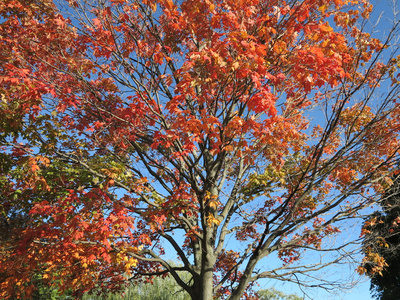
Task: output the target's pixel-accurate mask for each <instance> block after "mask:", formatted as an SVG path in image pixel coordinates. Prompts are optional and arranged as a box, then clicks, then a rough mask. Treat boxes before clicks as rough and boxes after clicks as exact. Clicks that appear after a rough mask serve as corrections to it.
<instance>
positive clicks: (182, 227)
mask: <svg viewBox="0 0 400 300" xmlns="http://www.w3.org/2000/svg"><path fill="white" fill-rule="evenodd" d="M371 12H372V6H371V5H370V4H369V3H368V2H367V1H366V0H351V1H350V0H335V1H331V0H302V1H297V0H287V1H283V0H269V1H265V0H245V1H244V0H183V1H172V0H141V1H139V0H107V1H100V0H90V1H89V0H68V1H67V0H59V1H55V2H54V3H53V1H51V0H46V1H43V0H41V1H39V0H37V1H34V0H3V1H1V2H0V20H1V24H0V36H1V40H0V43H1V44H0V96H1V101H0V114H1V118H0V149H1V151H0V190H1V196H0V212H1V216H0V221H1V224H0V226H1V228H0V230H1V231H2V232H5V234H4V235H2V236H1V239H0V247H1V248H0V249H1V252H0V297H1V298H6V299H7V298H12V297H17V298H18V297H19V298H27V297H29V295H30V294H31V293H32V292H33V290H34V289H35V286H34V285H33V284H32V283H31V281H32V278H33V277H34V274H42V278H43V280H44V281H45V282H48V283H49V284H57V286H58V287H59V289H60V290H61V291H63V290H67V289H72V290H73V291H74V292H75V295H76V296H77V297H78V296H79V295H81V294H82V293H83V292H84V291H90V290H96V291H98V290H99V289H100V290H101V289H104V290H105V291H110V290H113V289H119V288H120V287H122V286H123V285H124V284H125V283H126V282H127V281H128V279H129V280H130V281H133V282H135V281H151V280H152V278H153V277H154V276H165V275H167V274H170V275H172V277H173V278H174V279H175V280H176V282H177V283H178V284H179V285H180V286H181V287H182V288H183V289H184V290H186V291H187V292H188V293H189V294H190V296H191V297H192V299H204V300H205V299H207V300H211V299H212V298H213V297H221V298H229V299H240V298H241V297H244V298H246V299H252V297H254V296H253V294H252V291H251V287H252V285H253V284H254V283H255V282H256V281H257V280H258V279H260V278H272V279H280V280H287V281H296V282H297V281H298V278H301V279H303V278H306V277H307V276H308V275H307V274H308V272H312V271H316V270H318V269H320V268H321V265H324V264H330V263H331V262H325V261H316V262H315V263H313V264H311V265H303V264H301V260H300V258H301V255H302V254H303V252H304V251H305V250H306V249H307V250H308V251H319V250H325V251H332V252H334V253H335V254H336V255H337V256H336V257H335V258H334V259H333V261H336V262H341V261H342V260H343V259H344V258H345V256H346V255H347V254H348V253H349V252H348V251H347V250H346V249H347V248H345V247H347V246H348V245H349V243H348V242H346V243H347V244H346V245H344V244H339V245H338V244H335V245H333V246H330V245H329V244H327V243H326V242H324V241H325V240H326V239H325V238H327V237H328V236H331V235H337V234H340V231H341V226H342V225H341V224H342V222H343V221H350V222H353V221H352V220H353V219H354V222H356V219H357V218H358V217H359V216H360V213H361V212H360V211H362V209H363V208H365V207H368V206H370V205H371V204H373V203H374V202H375V201H376V199H379V195H380V194H382V193H384V190H385V186H386V183H385V182H386V180H387V178H390V176H391V174H392V172H393V170H394V169H395V166H396V163H397V162H398V161H399V154H400V153H399V146H400V144H399V130H400V106H399V84H398V77H397V66H398V64H399V63H400V58H399V57H396V55H395V54H396V49H393V48H391V41H392V39H393V38H394V37H395V36H396V34H398V32H397V26H398V24H392V28H391V30H389V31H388V32H387V34H386V35H385V36H383V35H380V38H381V40H379V39H377V38H376V37H375V36H374V35H373V34H371V33H368V31H369V30H372V29H371V28H370V27H369V24H370V23H368V18H369V15H370V13H371ZM166 245H168V247H167V248H166V249H168V253H164V252H165V250H164V247H165V246H166ZM342 249H343V250H346V251H341V250H342ZM273 256H277V257H279V258H280V259H281V262H282V264H281V265H280V266H278V267H276V268H275V267H274V268H273V269H268V268H266V267H265V266H266V265H268V264H264V262H265V261H267V260H268V258H269V257H273ZM171 258H172V259H175V258H176V259H178V260H179V261H180V265H178V266H176V265H171V264H170V263H169V261H170V259H171ZM294 266H295V267H294ZM182 272H183V273H182ZM180 274H185V276H184V277H183V276H181V275H180ZM188 275H189V278H191V279H190V280H189V281H187V280H186V279H184V278H187V277H188ZM294 276H296V277H294ZM300 281H301V280H300Z"/></svg>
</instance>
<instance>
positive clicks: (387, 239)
mask: <svg viewBox="0 0 400 300" xmlns="http://www.w3.org/2000/svg"><path fill="white" fill-rule="evenodd" d="M399 174H400V173H399V172H397V175H395V176H394V177H393V178H392V180H393V182H392V181H390V182H389V183H388V185H390V186H389V187H388V189H387V191H386V193H385V194H384V197H383V198H382V200H381V202H380V206H381V208H382V211H380V212H376V213H374V214H372V215H371V217H370V218H369V219H368V220H366V221H365V224H364V233H365V237H364V241H363V244H364V253H365V256H366V257H365V259H364V264H363V267H362V268H361V271H362V272H365V273H366V274H367V275H368V276H369V277H370V278H371V292H372V293H373V295H374V297H375V298H377V299H383V300H389V299H396V298H398V295H399V293H400V284H399V282H400V272H399V269H398V266H399V263H400V230H399V224H400V182H399V180H400V175H399Z"/></svg>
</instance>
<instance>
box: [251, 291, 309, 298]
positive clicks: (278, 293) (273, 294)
mask: <svg viewBox="0 0 400 300" xmlns="http://www.w3.org/2000/svg"><path fill="white" fill-rule="evenodd" d="M257 294H258V296H259V297H260V298H259V299H260V300H302V299H303V298H301V297H299V296H297V295H294V294H291V295H288V294H285V293H283V292H281V291H277V290H275V289H274V288H270V289H268V290H261V291H258V292H257Z"/></svg>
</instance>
